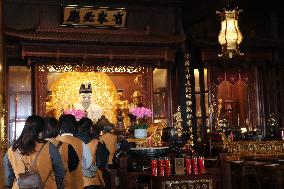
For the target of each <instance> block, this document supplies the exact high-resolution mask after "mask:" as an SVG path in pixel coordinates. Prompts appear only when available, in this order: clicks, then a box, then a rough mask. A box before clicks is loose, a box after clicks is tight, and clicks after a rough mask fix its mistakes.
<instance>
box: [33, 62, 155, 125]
mask: <svg viewBox="0 0 284 189" xmlns="http://www.w3.org/2000/svg"><path fill="white" fill-rule="evenodd" d="M63 68H64V69H65V70H64V69H63ZM66 68H69V69H66ZM119 70H120V71H119ZM113 72H115V73H113ZM130 72H132V73H130ZM37 75H38V76H39V82H38V85H37V87H38V91H39V99H38V107H40V108H39V112H40V114H41V115H45V116H55V117H57V118H58V117H59V116H60V115H61V114H62V112H63V111H64V110H66V109H70V108H74V105H75V104H76V102H78V98H79V89H80V85H81V84H86V83H90V84H91V88H92V95H91V102H92V103H94V104H97V105H99V107H101V109H102V114H103V115H105V116H106V117H107V119H109V120H110V122H112V123H116V121H117V108H118V101H119V91H120V90H121V89H123V91H124V99H125V101H127V102H128V104H127V107H128V108H130V107H132V105H133V103H134V102H135V101H136V100H137V99H136V98H135V94H136V93H137V92H138V93H139V94H140V98H143V104H144V105H145V106H149V107H150V104H151V100H150V99H151V95H150V91H149V90H150V85H151V80H150V77H149V71H148V69H144V68H141V69H139V67H138V68H135V69H132V70H131V71H130V70H128V71H127V68H126V67H125V68H123V69H122V68H118V67H117V68H116V71H113V69H111V68H109V69H102V68H101V67H99V66H91V67H88V66H87V65H86V66H81V68H80V69H78V65H74V66H73V68H72V66H70V65H69V66H67V65H60V66H59V65H58V66H54V67H52V66H50V65H49V66H38V71H37ZM137 78H139V80H137Z"/></svg>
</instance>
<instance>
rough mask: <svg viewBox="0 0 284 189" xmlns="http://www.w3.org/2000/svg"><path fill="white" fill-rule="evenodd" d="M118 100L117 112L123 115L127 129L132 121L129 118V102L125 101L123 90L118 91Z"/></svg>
mask: <svg viewBox="0 0 284 189" xmlns="http://www.w3.org/2000/svg"><path fill="white" fill-rule="evenodd" d="M117 94H118V100H117V102H116V110H117V115H120V114H121V115H122V117H123V122H124V126H125V127H129V124H130V119H129V116H128V113H129V102H128V100H125V99H124V97H123V90H122V89H118V93H117Z"/></svg>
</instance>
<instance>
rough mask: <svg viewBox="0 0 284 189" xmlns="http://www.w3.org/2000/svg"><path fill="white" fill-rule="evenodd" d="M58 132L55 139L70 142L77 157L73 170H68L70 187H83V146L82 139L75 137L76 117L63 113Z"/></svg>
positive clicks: (78, 188) (77, 188)
mask: <svg viewBox="0 0 284 189" xmlns="http://www.w3.org/2000/svg"><path fill="white" fill-rule="evenodd" d="M58 125H59V134H60V136H58V137H56V140H59V141H61V142H65V143H68V144H70V145H71V146H72V147H73V148H74V150H75V152H76V154H77V157H78V158H79V164H78V166H77V167H76V169H75V170H73V171H72V172H70V178H71V188H72V189H73V188H74V189H82V188H84V183H83V174H82V163H81V161H82V153H83V146H82V141H81V140H80V139H78V138H76V137H75V136H73V135H74V131H75V130H76V129H75V127H76V119H75V117H74V116H73V115H70V114H66V115H65V114H63V115H61V116H60V117H59V122H58Z"/></svg>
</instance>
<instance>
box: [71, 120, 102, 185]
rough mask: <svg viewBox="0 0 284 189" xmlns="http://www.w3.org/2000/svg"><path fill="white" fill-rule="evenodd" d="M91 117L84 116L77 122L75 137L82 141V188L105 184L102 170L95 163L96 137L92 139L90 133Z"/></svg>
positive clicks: (97, 142)
mask: <svg viewBox="0 0 284 189" xmlns="http://www.w3.org/2000/svg"><path fill="white" fill-rule="evenodd" d="M92 125H93V122H92V120H91V119H89V118H87V117H84V118H81V120H80V121H79V122H78V133H77V135H76V136H77V137H78V138H79V139H81V140H82V141H83V161H82V163H83V164H84V165H83V166H82V170H83V171H82V172H83V176H84V189H98V188H101V187H104V186H105V182H104V180H103V177H102V172H101V170H100V169H99V167H98V166H97V163H96V153H97V148H98V144H99V143H100V141H99V140H98V139H93V138H92V135H91V127H92Z"/></svg>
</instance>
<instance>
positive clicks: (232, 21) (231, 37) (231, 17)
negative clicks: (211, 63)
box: [216, 8, 243, 58]
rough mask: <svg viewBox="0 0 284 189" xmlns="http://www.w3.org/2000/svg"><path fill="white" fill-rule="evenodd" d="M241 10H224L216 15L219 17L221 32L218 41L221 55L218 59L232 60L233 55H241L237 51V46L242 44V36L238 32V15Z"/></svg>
mask: <svg viewBox="0 0 284 189" xmlns="http://www.w3.org/2000/svg"><path fill="white" fill-rule="evenodd" d="M241 11H242V10H237V8H235V9H234V10H226V9H224V11H223V12H219V11H217V12H216V13H217V14H219V15H220V17H221V31H220V33H219V36H218V41H219V43H220V44H221V46H222V53H221V54H218V56H219V57H229V58H232V57H233V55H234V54H239V55H243V53H241V52H240V50H239V44H240V43H241V42H242V39H243V36H242V34H241V32H240V30H239V25H238V15H239V12H241Z"/></svg>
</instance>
